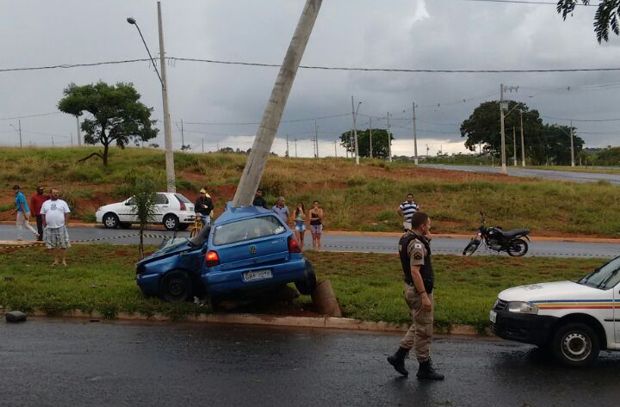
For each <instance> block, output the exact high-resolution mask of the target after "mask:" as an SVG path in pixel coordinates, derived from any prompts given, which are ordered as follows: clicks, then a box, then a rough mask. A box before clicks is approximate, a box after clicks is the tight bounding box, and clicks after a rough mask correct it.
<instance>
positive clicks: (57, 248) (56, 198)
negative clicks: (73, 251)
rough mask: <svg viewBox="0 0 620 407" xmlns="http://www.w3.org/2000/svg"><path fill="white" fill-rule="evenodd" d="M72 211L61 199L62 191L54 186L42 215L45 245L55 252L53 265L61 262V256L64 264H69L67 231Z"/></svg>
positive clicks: (69, 245)
mask: <svg viewBox="0 0 620 407" xmlns="http://www.w3.org/2000/svg"><path fill="white" fill-rule="evenodd" d="M70 212H71V210H70V209H69V205H67V203H66V202H65V201H63V200H62V199H60V192H59V191H58V190H57V189H54V188H52V190H51V197H50V199H48V200H47V201H45V202H43V205H42V206H41V215H44V216H45V217H44V220H43V222H44V224H45V231H44V234H43V235H44V236H45V245H46V246H47V248H48V249H49V250H51V251H52V253H53V254H54V262H53V263H52V266H57V265H58V264H60V263H59V258H60V259H61V260H62V265H63V266H65V267H66V266H67V260H66V251H67V249H68V248H69V247H71V243H70V242H69V232H68V231H67V222H68V220H69V213H70Z"/></svg>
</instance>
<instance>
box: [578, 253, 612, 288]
mask: <svg viewBox="0 0 620 407" xmlns="http://www.w3.org/2000/svg"><path fill="white" fill-rule="evenodd" d="M579 282H580V283H581V284H585V285H587V286H590V287H595V288H600V289H603V290H608V289H610V288H612V287H614V286H616V285H617V284H618V283H620V257H616V258H615V259H613V260H612V261H610V262H609V263H607V264H605V265H604V266H603V267H601V268H600V269H598V270H596V271H595V272H593V273H592V274H590V275H588V276H586V277H584V278H582V279H581V280H580V281H579Z"/></svg>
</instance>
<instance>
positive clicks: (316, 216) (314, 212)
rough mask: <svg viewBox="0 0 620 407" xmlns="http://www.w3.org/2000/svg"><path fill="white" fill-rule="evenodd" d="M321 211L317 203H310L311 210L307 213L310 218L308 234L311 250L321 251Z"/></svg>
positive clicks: (322, 216)
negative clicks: (310, 234)
mask: <svg viewBox="0 0 620 407" xmlns="http://www.w3.org/2000/svg"><path fill="white" fill-rule="evenodd" d="M324 216H325V215H324V213H323V209H322V208H321V207H320V206H319V201H314V202H312V208H311V209H310V210H309V211H308V217H309V218H310V232H311V233H312V248H313V249H314V250H321V233H323V218H324Z"/></svg>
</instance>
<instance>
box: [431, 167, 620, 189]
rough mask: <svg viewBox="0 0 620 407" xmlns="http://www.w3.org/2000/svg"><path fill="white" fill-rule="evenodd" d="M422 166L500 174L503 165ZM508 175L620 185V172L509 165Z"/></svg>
mask: <svg viewBox="0 0 620 407" xmlns="http://www.w3.org/2000/svg"><path fill="white" fill-rule="evenodd" d="M420 166H421V167H427V168H436V169H440V170H452V171H466V172H478V173H493V174H500V173H501V167H488V166H482V165H443V164H421V165H420ZM507 170H508V175H512V176H515V177H536V178H542V179H551V180H560V181H572V182H598V181H607V182H609V183H611V184H616V185H620V174H597V173H589V172H572V171H555V170H536V169H529V168H521V167H511V166H508V167H507Z"/></svg>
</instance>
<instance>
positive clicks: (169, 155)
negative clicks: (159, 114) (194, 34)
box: [127, 1, 176, 192]
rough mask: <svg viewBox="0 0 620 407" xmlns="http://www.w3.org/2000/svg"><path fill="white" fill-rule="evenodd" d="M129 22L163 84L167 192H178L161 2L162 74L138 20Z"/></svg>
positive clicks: (158, 19)
mask: <svg viewBox="0 0 620 407" xmlns="http://www.w3.org/2000/svg"><path fill="white" fill-rule="evenodd" d="M127 22H128V23H129V24H131V25H133V26H135V27H136V29H137V30H138V33H139V34H140V38H142V43H144V47H145V48H146V52H147V53H148V54H149V58H150V59H151V63H152V64H153V67H154V68H155V72H157V77H158V78H159V82H160V83H161V97H162V102H163V108H164V145H165V155H166V190H167V191H168V192H176V177H175V174H174V153H173V151H172V127H171V125H170V112H169V110H168V86H167V82H166V56H165V51H164V33H163V28H162V18H161V2H159V1H158V2H157V23H158V29H159V63H160V66H161V74H160V73H159V71H158V70H157V66H156V65H155V61H154V60H153V56H152V55H151V51H150V50H149V47H148V46H147V45H146V41H145V40H144V36H142V31H140V27H139V26H138V23H137V22H136V19H135V18H133V17H129V18H127Z"/></svg>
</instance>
